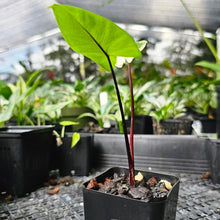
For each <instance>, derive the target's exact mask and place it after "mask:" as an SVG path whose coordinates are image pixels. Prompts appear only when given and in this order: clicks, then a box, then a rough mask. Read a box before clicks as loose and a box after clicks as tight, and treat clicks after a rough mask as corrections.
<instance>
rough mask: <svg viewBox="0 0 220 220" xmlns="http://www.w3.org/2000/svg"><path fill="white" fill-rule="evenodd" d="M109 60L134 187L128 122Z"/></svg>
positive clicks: (130, 176)
mask: <svg viewBox="0 0 220 220" xmlns="http://www.w3.org/2000/svg"><path fill="white" fill-rule="evenodd" d="M106 56H107V59H108V62H109V65H110V68H111V72H112V78H113V81H114V85H115V90H116V94H117V98H118V104H119V109H120V113H121V119H122V125H123V131H124V132H123V133H124V138H125V145H126V151H127V157H128V166H129V179H130V185H131V186H134V185H135V180H134V162H133V159H132V153H131V150H130V146H129V141H128V133H127V127H126V122H125V116H124V110H123V107H122V102H121V97H120V92H119V89H118V83H117V80H116V76H115V72H114V70H113V67H112V64H111V61H110V58H109V56H108V55H106Z"/></svg>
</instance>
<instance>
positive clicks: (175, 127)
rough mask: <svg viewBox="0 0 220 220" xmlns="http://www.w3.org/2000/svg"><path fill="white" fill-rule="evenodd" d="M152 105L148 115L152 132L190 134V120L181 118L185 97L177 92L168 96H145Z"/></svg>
mask: <svg viewBox="0 0 220 220" xmlns="http://www.w3.org/2000/svg"><path fill="white" fill-rule="evenodd" d="M145 99H146V101H148V102H150V103H151V104H152V105H153V111H152V112H151V113H150V115H151V116H152V118H153V130H154V134H179V135H180V134H191V133H192V120H190V119H188V118H183V116H184V115H185V112H186V108H185V99H184V98H183V97H179V96H178V94H177V92H173V93H172V94H170V95H169V96H166V95H160V96H159V97H154V96H145Z"/></svg>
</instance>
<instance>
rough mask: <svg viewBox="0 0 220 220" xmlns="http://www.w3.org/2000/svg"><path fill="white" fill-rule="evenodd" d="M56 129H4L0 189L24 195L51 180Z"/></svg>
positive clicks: (0, 133)
mask: <svg viewBox="0 0 220 220" xmlns="http://www.w3.org/2000/svg"><path fill="white" fill-rule="evenodd" d="M52 134H53V126H8V127H3V128H0V190H1V191H6V192H8V193H10V194H13V195H15V196H23V195H24V194H25V193H29V192H31V191H33V190H35V189H36V188H37V187H40V186H42V185H43V183H44V181H47V179H48V174H49V167H50V155H51V148H52V144H53V135H52Z"/></svg>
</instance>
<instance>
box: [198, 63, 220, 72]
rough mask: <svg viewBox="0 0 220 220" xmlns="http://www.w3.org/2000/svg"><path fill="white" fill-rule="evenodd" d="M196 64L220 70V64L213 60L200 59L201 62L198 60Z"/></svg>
mask: <svg viewBox="0 0 220 220" xmlns="http://www.w3.org/2000/svg"><path fill="white" fill-rule="evenodd" d="M196 65H197V66H202V67H205V68H208V69H210V70H213V71H215V72H220V64H219V63H211V62H208V61H200V62H197V63H196Z"/></svg>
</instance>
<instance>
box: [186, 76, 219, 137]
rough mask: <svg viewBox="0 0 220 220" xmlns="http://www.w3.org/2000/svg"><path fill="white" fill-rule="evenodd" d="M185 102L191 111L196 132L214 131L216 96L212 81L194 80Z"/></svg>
mask: <svg viewBox="0 0 220 220" xmlns="http://www.w3.org/2000/svg"><path fill="white" fill-rule="evenodd" d="M187 102H188V107H189V108H190V109H191V111H193V120H194V121H193V127H194V129H195V130H196V132H197V133H198V134H200V133H216V108H217V98H216V91H215V85H214V83H213V81H210V80H200V81H198V82H194V83H193V84H192V86H191V89H190V90H189V92H188V94H187Z"/></svg>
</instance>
